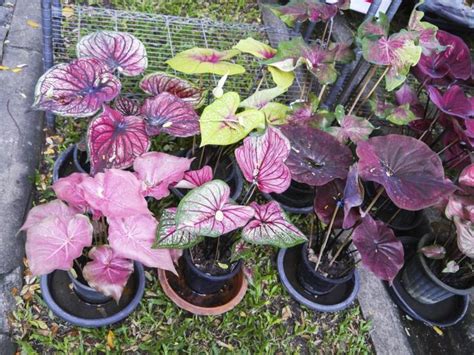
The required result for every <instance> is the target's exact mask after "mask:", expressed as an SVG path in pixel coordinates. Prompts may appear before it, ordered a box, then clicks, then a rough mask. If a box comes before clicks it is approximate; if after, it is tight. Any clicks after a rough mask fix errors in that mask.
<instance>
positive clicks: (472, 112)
mask: <svg viewBox="0 0 474 355" xmlns="http://www.w3.org/2000/svg"><path fill="white" fill-rule="evenodd" d="M428 94H429V95H430V99H431V101H433V103H434V104H435V105H436V107H438V108H439V109H440V110H441V111H442V112H445V113H447V114H448V115H453V116H456V117H461V118H464V119H468V118H469V117H471V116H474V108H473V107H472V104H471V100H470V98H469V97H467V96H466V95H465V94H464V91H463V89H462V88H461V87H460V86H458V85H453V86H451V87H450V88H449V89H447V90H446V92H445V93H444V94H441V93H440V92H439V90H438V89H437V88H435V87H434V86H429V87H428Z"/></svg>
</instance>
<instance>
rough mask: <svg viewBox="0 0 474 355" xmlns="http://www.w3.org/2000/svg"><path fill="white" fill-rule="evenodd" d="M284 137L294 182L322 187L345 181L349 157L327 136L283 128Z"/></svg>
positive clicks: (294, 128) (294, 127) (316, 131)
mask: <svg viewBox="0 0 474 355" xmlns="http://www.w3.org/2000/svg"><path fill="white" fill-rule="evenodd" d="M283 134H284V135H285V136H286V137H287V138H288V139H289V141H290V143H291V153H290V156H289V157H288V159H287V160H286V165H287V166H288V167H289V168H290V172H291V177H292V179H293V180H296V181H297V182H300V183H303V184H307V185H310V186H322V185H325V184H327V183H328V182H330V181H332V180H334V179H338V178H339V179H345V178H346V176H347V172H348V170H349V166H350V165H351V164H352V153H351V151H350V149H349V148H348V147H347V146H345V145H343V144H341V143H339V142H338V141H337V139H336V138H334V137H333V136H331V135H330V134H329V133H327V132H323V131H321V130H319V129H316V128H311V127H299V126H285V127H284V128H283Z"/></svg>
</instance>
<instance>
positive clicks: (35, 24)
mask: <svg viewBox="0 0 474 355" xmlns="http://www.w3.org/2000/svg"><path fill="white" fill-rule="evenodd" d="M26 24H27V25H28V26H30V27H31V28H39V27H40V24H39V23H38V22H36V21H33V20H27V21H26Z"/></svg>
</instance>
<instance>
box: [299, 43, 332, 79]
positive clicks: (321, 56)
mask: <svg viewBox="0 0 474 355" xmlns="http://www.w3.org/2000/svg"><path fill="white" fill-rule="evenodd" d="M335 55H336V52H335V51H331V50H329V49H326V48H324V47H323V46H321V45H319V44H314V45H312V46H304V47H303V48H302V50H301V57H302V59H303V60H304V62H305V63H306V67H307V68H308V70H309V71H310V72H311V73H313V74H314V76H316V78H317V79H318V81H319V82H320V83H321V84H332V83H333V82H335V81H336V79H337V72H336V68H335V61H336V57H335Z"/></svg>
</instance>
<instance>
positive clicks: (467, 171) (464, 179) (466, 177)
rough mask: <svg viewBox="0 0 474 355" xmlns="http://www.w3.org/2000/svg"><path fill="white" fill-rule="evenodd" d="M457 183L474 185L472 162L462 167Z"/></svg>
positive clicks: (473, 164)
mask: <svg viewBox="0 0 474 355" xmlns="http://www.w3.org/2000/svg"><path fill="white" fill-rule="evenodd" d="M459 184H460V185H463V186H470V187H474V163H472V164H471V165H468V166H466V167H465V168H464V170H463V171H462V172H461V175H460V176H459Z"/></svg>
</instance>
